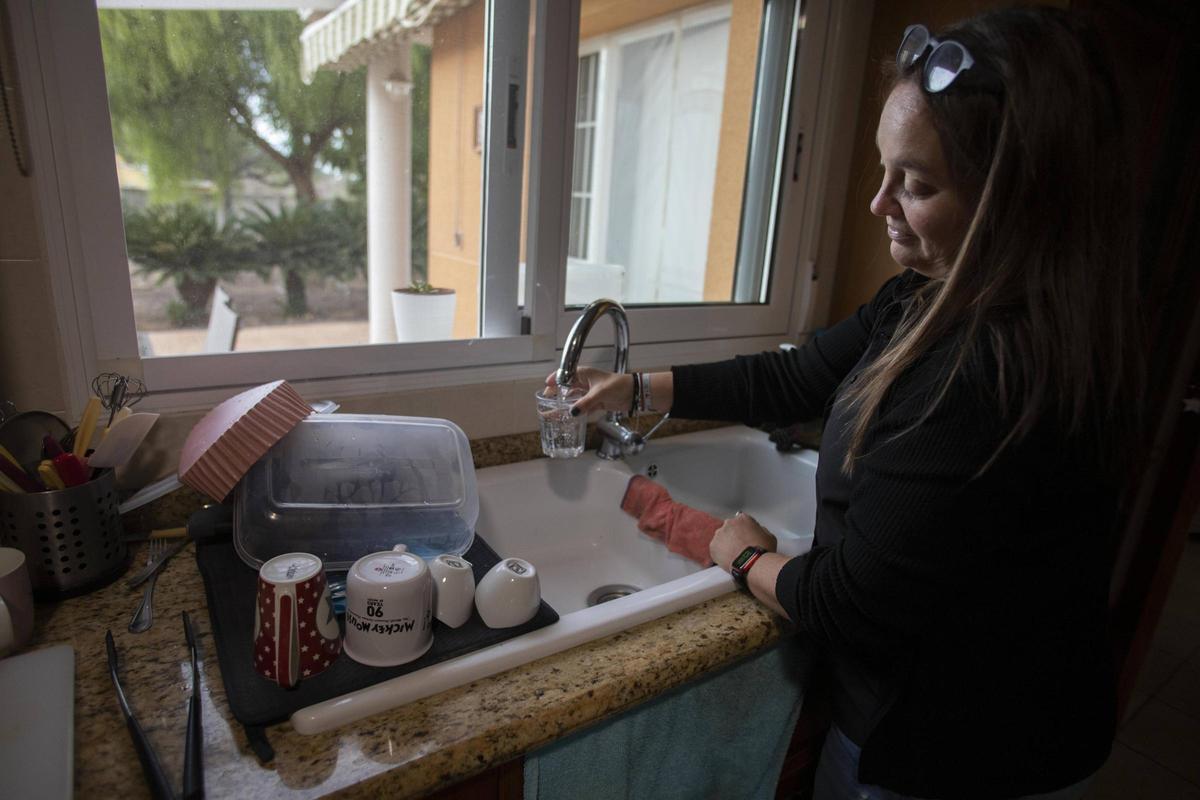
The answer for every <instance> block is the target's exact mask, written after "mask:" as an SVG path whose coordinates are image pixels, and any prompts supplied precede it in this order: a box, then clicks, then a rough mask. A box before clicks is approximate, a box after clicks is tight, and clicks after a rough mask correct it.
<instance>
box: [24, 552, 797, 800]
mask: <svg viewBox="0 0 1200 800" xmlns="http://www.w3.org/2000/svg"><path fill="white" fill-rule="evenodd" d="M132 552H133V557H132V559H131V562H130V563H131V568H132V565H137V564H141V563H143V562H144V558H145V545H138V546H135V547H134V548H133V551H132ZM140 596H141V589H136V590H130V589H126V588H125V586H124V583H123V581H117V582H115V583H113V584H111V585H109V586H107V587H104V588H102V589H100V590H97V591H95V592H92V593H90V594H87V595H83V596H81V597H76V598H71V599H67V600H63V601H60V602H55V603H41V604H39V605H38V607H37V612H36V629H35V632H34V640H33V643H32V645H31V649H36V648H38V647H44V646H49V645H52V644H61V643H66V644H70V645H72V646H73V647H74V649H75V658H76V677H75V793H76V795H77V796H78V797H114V796H122V797H127V798H137V797H146V796H149V792H148V789H147V787H146V783H145V781H144V780H143V777H142V773H141V768H140V766H139V763H138V760H137V756H136V753H135V751H134V748H133V744H132V741H131V739H130V737H129V734H128V732H127V731H126V728H125V725H124V720H123V719H122V717H121V713H120V710H119V708H118V706H117V701H116V696H115V693H114V691H113V687H112V682H111V680H110V679H109V676H108V668H107V662H106V659H105V655H104V633H105V631H106V630H108V629H112V631H113V636H114V637H115V639H116V643H117V647H118V650H119V652H120V655H121V666H120V669H121V679H122V683H123V685H124V686H125V690H126V692H127V694H128V697H129V701H130V704H131V705H132V706H133V709H134V712H135V713H136V714H137V715H138V718H139V720H140V721H141V723H142V726H143V727H144V728H145V729H146V731H147V734H148V736H149V738H150V740H151V742H152V743H153V745H154V747H155V749H156V750H157V751H158V753H159V756H160V758H161V759H162V761H163V764H164V767H165V769H166V771H167V774H168V775H169V776H171V777H172V779H173V780H174V781H175V785H176V786H177V787H178V786H179V781H180V776H181V775H182V770H183V743H184V728H185V720H186V709H187V701H188V697H189V696H190V693H191V669H190V664H189V659H188V650H187V645H186V642H185V639H184V635H183V624H182V622H181V619H180V612H182V611H185V610H186V611H188V613H189V614H190V615H191V616H192V619H193V622H194V623H195V626H196V628H197V632H198V634H199V637H200V640H199V650H200V659H201V671H202V677H201V683H202V690H203V715H204V717H203V718H204V777H205V786H206V789H207V791H208V794H209V796H210V797H255V798H260V799H265V798H269V797H289V798H290V797H320V796H325V795H328V794H337V795H338V796H344V797H357V796H363V797H374V796H378V795H379V794H380V793H386V794H387V795H389V796H398V797H399V796H415V795H421V794H425V793H428V792H430V791H432V790H435V789H437V788H439V787H442V786H445V785H448V784H451V783H454V782H456V781H458V780H461V779H463V778H466V777H469V776H470V775H473V774H475V773H478V772H482V771H484V770H486V769H488V768H490V767H493V766H497V765H500V764H503V763H505V762H507V761H509V760H511V759H513V758H515V757H517V756H519V755H521V754H522V753H524V752H527V751H529V750H531V749H534V748H536V747H539V746H541V745H543V744H545V743H546V742H548V741H551V740H552V739H554V738H556V737H558V736H561V735H563V734H566V733H569V732H571V731H573V730H576V729H578V728H580V727H582V726H584V725H587V724H589V723H591V722H595V721H597V720H600V719H602V718H604V717H606V716H609V715H611V714H614V713H617V712H619V711H621V710H623V709H626V708H628V707H630V706H632V705H635V704H637V703H639V702H641V701H644V700H647V699H650V698H651V697H654V696H655V695H657V694H659V693H661V692H663V691H664V690H667V689H670V688H672V687H675V686H678V685H680V684H682V683H685V682H687V681H688V680H690V679H692V678H694V677H696V676H698V675H700V674H701V673H704V672H706V671H708V670H710V669H713V668H715V667H718V666H721V665H723V664H726V663H729V662H731V661H733V660H735V659H737V658H738V657H740V656H743V655H747V654H749V653H751V652H754V651H756V650H758V649H760V648H762V647H765V646H767V645H768V644H770V643H772V642H774V641H775V640H776V639H778V637H779V636H780V634H781V631H782V628H781V622H780V620H779V619H778V618H777V617H775V616H774V615H772V614H771V613H770V612H768V611H767V610H765V609H764V608H763V607H762V606H760V605H759V604H758V603H757V602H755V601H754V600H753V599H751V598H749V597H747V596H745V595H743V594H741V593H737V592H731V593H730V594H727V595H723V596H721V597H719V598H716V599H714V600H711V601H709V602H707V603H704V604H703V605H700V606H696V607H694V608H691V609H687V610H684V611H681V612H678V613H675V614H672V615H670V616H667V617H664V618H662V619H659V620H656V621H652V622H648V623H646V624H643V625H641V626H638V627H636V628H632V629H630V630H628V631H625V632H622V633H618V634H615V635H613V636H610V637H608V638H605V639H601V640H598V641H595V642H592V643H589V644H586V645H582V646H580V647H577V648H574V649H572V650H568V651H566V652H563V653H559V654H557V655H554V656H550V657H547V658H545V659H542V660H540V661H535V662H533V663H530V664H526V665H524V666H522V667H518V668H516V669H513V670H510V671H509V672H505V673H502V674H500V675H496V676H494V677H491V678H487V679H484V680H480V681H476V682H474V683H471V684H468V685H466V686H462V687H459V688H457V689H452V690H450V691H447V692H444V693H442V694H440V695H435V696H433V697H429V698H426V699H425V700H420V701H417V702H414V703H410V704H409V705H407V706H404V707H401V708H398V709H394V710H392V711H388V712H384V713H381V714H378V715H376V716H373V717H369V718H367V719H365V720H362V721H360V722H357V723H353V724H351V725H347V726H345V727H343V728H339V729H337V730H334V731H331V732H329V733H326V734H321V735H316V736H303V735H301V734H298V733H296V732H295V731H294V730H293V729H292V728H291V726H290V724H289V723H283V724H281V725H277V726H274V727H272V728H270V729H268V736H269V738H270V741H271V744H272V746H273V747H274V748H275V760H274V761H273V762H272V763H271V764H269V765H266V766H263V765H260V763H259V762H258V760H257V759H256V758H255V756H254V754H253V752H252V751H251V749H250V747H249V745H248V744H247V741H246V737H245V734H244V733H243V731H242V727H241V725H240V724H238V723H237V722H236V721H235V720H234V719H233V716H232V714H231V712H230V710H229V706H228V704H227V703H226V700H225V690H224V686H223V685H222V682H221V676H220V669H219V667H218V664H217V659H216V653H215V651H214V649H213V638H212V633H211V626H210V623H209V618H208V613H207V608H206V601H205V594H204V587H203V583H202V581H201V578H200V573H199V570H198V569H197V567H196V562H195V558H194V553H193V546H190V545H189V546H188V548H187V549H185V550H184V551H183V552H182V553H180V554H179V555H177V556H176V557H175V558H174V559H172V560H171V561H170V562H169V563H168V564H167V566H166V567H165V568H164V570H163V572H162V574H161V577H160V579H159V581H158V588H157V592H156V594H155V601H154V606H155V623H154V626H153V627H152V628H151V629H150V630H149V631H147V632H146V633H142V634H133V633H129V632H128V630H127V629H126V625H127V624H128V622H129V618H130V615H131V614H132V611H133V608H134V606H135V605H136V604H137V601H138V599H139V598H140ZM247 624H249V622H247Z"/></svg>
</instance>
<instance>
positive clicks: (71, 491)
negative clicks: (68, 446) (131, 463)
mask: <svg viewBox="0 0 1200 800" xmlns="http://www.w3.org/2000/svg"><path fill="white" fill-rule="evenodd" d="M121 534H122V530H121V516H120V514H119V513H118V512H117V490H116V478H115V473H114V472H113V470H104V471H103V472H101V473H100V475H99V477H97V478H96V479H94V480H90V481H88V482H87V483H82V484H80V485H78V486H72V487H69V488H67V489H58V490H56V491H51V492H30V493H28V494H9V493H3V492H0V544H2V545H4V546H6V547H15V548H17V549H19V550H21V551H22V552H24V553H25V558H26V562H25V563H26V564H27V565H28V566H29V578H30V580H31V582H32V583H33V591H34V594H36V595H38V596H39V597H61V596H64V595H73V594H82V593H84V592H89V591H91V590H93V589H98V588H100V587H101V586H104V585H106V584H108V583H111V582H112V581H113V580H115V579H116V578H117V577H119V576H120V575H121V574H122V573H123V572H124V571H125V568H126V566H127V565H128V560H129V551H128V549H127V547H126V545H125V542H124V541H123V540H122V538H121Z"/></svg>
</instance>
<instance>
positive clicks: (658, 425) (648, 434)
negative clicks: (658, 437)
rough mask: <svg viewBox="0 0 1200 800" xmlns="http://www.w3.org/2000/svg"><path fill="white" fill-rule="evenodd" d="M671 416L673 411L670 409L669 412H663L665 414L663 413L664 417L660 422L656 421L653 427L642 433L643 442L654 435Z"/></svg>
mask: <svg viewBox="0 0 1200 800" xmlns="http://www.w3.org/2000/svg"><path fill="white" fill-rule="evenodd" d="M670 418H671V412H670V411H668V412H667V413H665V414H663V415H662V419H660V420H659V421H658V422H656V423H654V426H653V427H651V428H650V430H648V431H646V432H645V433H643V434H642V441H643V442H645V441H646V440H647V439H649V438H650V437H651V436H653V435H654V433H655V432H656V431H657V430H658V429H659V428H661V427H662V425H663V423H664V422H666V421H667V420H668V419H670Z"/></svg>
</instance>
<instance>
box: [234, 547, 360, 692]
mask: <svg viewBox="0 0 1200 800" xmlns="http://www.w3.org/2000/svg"><path fill="white" fill-rule="evenodd" d="M341 651H342V641H341V637H340V634H339V631H338V623H337V617H335V616H334V613H333V604H332V603H331V602H330V600H329V585H328V583H327V582H326V580H325V567H324V565H323V564H322V563H321V559H319V558H317V557H316V556H314V555H312V554H310V553H284V554H283V555H281V556H276V557H275V558H272V559H271V560H270V561H268V562H266V563H265V564H263V565H262V567H261V568H260V569H259V570H258V599H257V601H256V603H255V606H254V670H255V671H256V672H257V673H258V674H259V675H262V676H263V677H264V678H267V679H268V680H272V681H275V682H276V683H278V684H279V685H280V686H282V687H283V688H285V689H291V688H292V687H293V686H295V685H296V684H297V683H299V682H300V681H301V680H303V679H305V678H308V677H311V676H313V675H317V674H319V673H320V672H323V671H324V670H325V669H326V668H327V667H328V666H329V665H330V664H332V663H333V662H334V660H335V659H336V658H337V657H338V653H340V652H341Z"/></svg>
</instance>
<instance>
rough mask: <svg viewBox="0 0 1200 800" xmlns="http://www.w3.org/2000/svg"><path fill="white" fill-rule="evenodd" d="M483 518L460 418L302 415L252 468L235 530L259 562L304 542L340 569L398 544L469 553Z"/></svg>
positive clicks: (414, 549)
mask: <svg viewBox="0 0 1200 800" xmlns="http://www.w3.org/2000/svg"><path fill="white" fill-rule="evenodd" d="M478 518H479V496H478V494H477V491H476V488H475V465H474V462H473V461H472V460H471V448H470V445H469V443H468V442H467V437H466V435H465V434H464V433H463V432H462V429H461V428H459V427H458V426H457V425H455V424H454V423H453V422H450V421H449V420H445V419H433V418H426V417H392V416H380V415H369V414H327V415H317V416H312V417H308V418H306V419H304V420H302V421H301V422H300V423H299V424H298V425H297V426H296V427H295V429H293V430H292V431H291V432H290V433H288V434H287V435H286V436H284V437H283V438H282V439H280V440H279V442H277V443H276V444H275V445H274V446H273V447H272V448H271V449H270V450H269V451H268V452H267V454H266V455H265V456H263V457H262V458H261V459H260V460H259V461H258V462H257V463H256V464H255V465H254V466H253V467H251V468H250V471H249V472H247V473H246V475H245V477H244V478H243V479H242V481H241V482H240V483H239V484H238V487H237V489H236V491H235V499H234V536H233V540H234V545H235V547H236V548H237V552H238V555H240V556H241V557H242V560H243V561H245V562H246V563H247V564H249V565H250V566H252V567H254V568H256V569H257V568H258V567H260V566H262V564H263V563H264V562H266V561H268V560H270V559H271V558H274V557H275V556H277V555H280V554H282V553H290V552H295V551H303V552H306V553H312V554H314V555H316V556H319V557H320V559H321V560H322V561H323V562H325V568H326V569H329V570H335V571H337V570H346V569H349V568H350V566H351V565H352V564H353V563H354V562H355V561H357V560H358V559H359V558H361V557H362V556H364V555H366V554H368V553H373V552H377V551H381V550H391V549H392V547H393V546H394V545H397V544H404V545H407V547H408V550H409V552H411V553H415V554H416V555H419V556H421V557H422V558H432V557H434V556H436V555H439V554H441V553H455V554H459V555H461V554H462V553H464V552H466V550H467V548H469V547H470V546H471V542H472V541H473V540H474V538H475V521H476V520H477V519H478Z"/></svg>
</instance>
